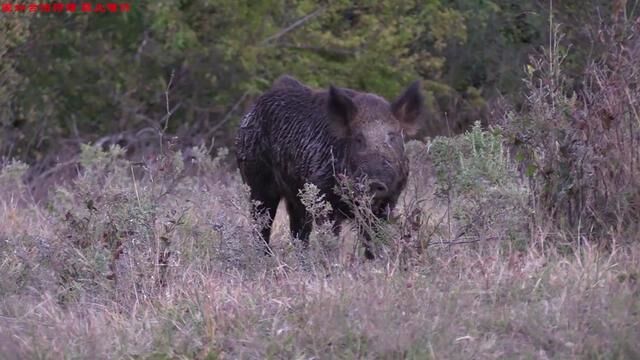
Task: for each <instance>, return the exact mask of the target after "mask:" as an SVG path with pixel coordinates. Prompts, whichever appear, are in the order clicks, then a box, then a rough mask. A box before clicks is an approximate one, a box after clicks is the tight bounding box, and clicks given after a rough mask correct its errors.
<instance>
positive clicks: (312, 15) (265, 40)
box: [260, 7, 325, 45]
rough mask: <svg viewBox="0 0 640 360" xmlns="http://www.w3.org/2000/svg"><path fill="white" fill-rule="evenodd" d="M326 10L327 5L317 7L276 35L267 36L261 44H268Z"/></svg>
mask: <svg viewBox="0 0 640 360" xmlns="http://www.w3.org/2000/svg"><path fill="white" fill-rule="evenodd" d="M324 10H325V7H320V8H318V9H316V10H315V11H313V12H311V13H309V14H307V15H305V16H304V17H302V18H301V19H298V20H296V21H295V22H294V23H293V24H291V25H289V26H287V27H286V28H284V29H282V30H280V31H278V32H277V33H275V34H274V35H271V36H269V37H267V38H266V39H264V40H262V41H261V42H260V45H267V44H268V43H270V42H271V41H274V40H278V39H279V38H281V37H283V36H284V35H286V34H287V33H289V32H291V31H293V30H295V29H297V28H299V27H300V26H302V25H303V24H304V23H306V22H307V21H309V20H311V19H313V18H315V17H317V16H318V15H320V14H322V12H324Z"/></svg>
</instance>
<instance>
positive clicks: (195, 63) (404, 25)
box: [0, 0, 612, 161]
mask: <svg viewBox="0 0 640 360" xmlns="http://www.w3.org/2000/svg"><path fill="white" fill-rule="evenodd" d="M590 2H591V3H593V5H596V6H583V2H582V1H578V0H569V1H562V3H561V4H557V5H554V14H555V16H556V17H558V18H559V21H566V24H567V29H569V31H568V32H567V33H568V36H569V37H570V38H571V39H572V40H576V41H579V42H582V43H581V44H575V45H576V47H577V48H579V49H581V50H579V51H577V52H576V53H575V57H576V59H575V61H574V62H575V63H576V64H578V65H579V64H582V63H584V61H585V59H586V57H585V56H583V55H585V54H586V52H587V51H589V50H590V49H589V47H588V46H586V45H585V44H587V43H588V41H589V34H588V30H586V28H585V27H584V26H580V27H575V28H574V27H572V25H574V24H580V25H583V24H585V23H588V22H587V21H585V19H591V18H593V16H592V15H593V14H598V15H600V16H601V17H602V18H603V19H607V18H608V15H607V14H609V13H611V11H612V9H611V5H610V4H609V2H608V1H599V0H592V1H590ZM527 3H528V4H524V3H523V2H521V1H515V0H493V1H480V2H478V1H468V0H449V1H447V0H428V1H416V0H412V1H403V2H396V1H390V0H386V1H366V0H363V1H357V2H352V1H344V0H340V1H331V2H326V1H309V0H296V1H292V0H286V1H285V0H263V1H226V0H191V1H186V0H158V1H156V0H154V1H148V0H141V1H137V2H135V3H132V8H131V11H130V12H128V13H116V14H109V13H108V14H94V13H89V14H84V13H75V14H53V13H51V14H44V13H38V14H24V13H23V14H17V13H8V14H1V15H0V16H1V17H2V21H1V24H2V25H0V26H2V28H3V36H2V38H1V39H0V57H1V58H2V61H1V62H0V67H1V68H0V125H1V126H2V137H1V138H0V153H1V154H3V155H10V156H18V157H20V158H23V159H26V160H29V161H34V160H39V159H41V158H42V157H43V155H44V154H46V153H47V151H48V150H49V149H51V148H52V147H53V146H55V147H58V146H60V142H61V139H66V140H74V141H75V142H76V143H79V142H81V141H92V140H95V139H96V138H97V137H98V136H100V135H104V134H109V133H115V132H122V131H125V130H133V131H138V130H140V129H144V128H151V129H156V130H158V129H161V128H164V127H165V126H167V127H168V130H169V131H170V132H173V133H178V134H180V135H183V137H184V138H187V139H190V140H191V142H195V143H199V142H201V141H204V142H205V143H209V142H210V141H211V140H212V138H214V137H215V138H216V141H217V143H218V144H220V143H223V144H229V143H230V141H229V139H230V138H231V136H232V130H233V127H234V125H235V124H236V123H237V119H238V117H239V116H240V114H241V112H242V110H244V109H245V107H246V106H247V105H248V104H249V103H250V102H251V100H252V99H253V98H254V97H255V96H256V95H258V94H259V93H260V92H261V91H263V90H264V89H266V88H267V87H268V86H269V84H270V82H271V81H272V80H273V79H274V78H276V77H277V76H279V75H281V74H282V73H290V74H292V75H294V76H297V77H299V78H300V79H301V80H303V81H305V82H308V83H309V84H311V85H314V86H322V87H324V86H327V85H328V84H329V83H330V82H332V83H335V84H338V85H342V86H352V87H356V88H359V89H364V90H370V91H374V92H377V93H380V94H382V95H385V96H394V95H395V94H397V93H398V90H399V89H401V88H402V87H404V86H405V85H406V84H407V83H408V82H409V81H410V80H412V79H415V78H421V79H423V84H424V87H425V90H426V91H427V92H428V105H429V106H428V108H429V114H428V119H429V121H427V122H426V123H427V125H428V126H427V127H426V128H425V134H426V135H435V134H442V133H451V132H459V131H460V130H462V129H465V128H467V127H468V126H469V125H470V124H471V123H472V122H474V121H476V120H479V119H481V120H484V116H485V113H486V104H487V101H491V100H494V99H496V97H497V96H502V95H506V96H508V97H512V98H517V95H516V94H517V93H518V92H517V90H518V89H519V88H520V86H521V81H520V78H521V72H522V68H523V65H524V63H525V62H526V60H527V55H528V54H529V53H531V52H532V51H533V50H535V49H536V47H538V46H539V45H542V44H545V43H546V42H547V38H548V27H549V26H548V23H549V21H548V18H549V14H548V9H549V4H547V3H546V2H537V1H535V2H527ZM169 118H170V121H167V120H169ZM445 119H446V122H445Z"/></svg>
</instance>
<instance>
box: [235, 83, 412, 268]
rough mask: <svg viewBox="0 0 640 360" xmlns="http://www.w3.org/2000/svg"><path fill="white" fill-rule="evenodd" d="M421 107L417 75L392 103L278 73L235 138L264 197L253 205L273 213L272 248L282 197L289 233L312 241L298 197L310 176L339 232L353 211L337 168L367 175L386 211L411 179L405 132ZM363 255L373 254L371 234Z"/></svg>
mask: <svg viewBox="0 0 640 360" xmlns="http://www.w3.org/2000/svg"><path fill="white" fill-rule="evenodd" d="M422 109H423V97H422V94H421V93H420V86H419V82H418V81H415V82H414V83H412V84H411V85H410V86H409V87H408V88H407V89H406V90H404V92H403V93H402V94H401V95H400V96H399V97H398V98H397V99H396V100H395V101H393V102H392V103H389V102H388V101H387V100H385V99H384V98H382V97H380V96H378V95H375V94H371V93H365V92H359V91H355V90H352V89H347V88H339V87H335V86H333V85H330V86H329V88H328V89H327V90H316V89H312V88H310V87H308V86H306V85H304V84H302V83H301V82H300V81H298V80H296V79H295V78H293V77H291V76H288V75H285V76H282V77H280V78H279V79H277V80H276V81H275V82H274V84H273V85H272V87H271V89H269V90H268V91H267V92H265V93H264V94H263V95H262V96H261V97H259V98H258V99H257V101H256V102H255V104H254V105H253V107H252V108H251V109H250V111H249V112H248V113H247V114H245V116H244V117H243V118H242V121H241V124H240V127H239V129H238V132H237V136H236V144H235V147H236V157H237V160H238V165H239V168H240V173H241V176H242V179H243V181H244V182H245V183H246V184H247V185H248V186H249V188H250V196H251V199H252V200H257V201H259V202H260V204H261V205H260V206H259V207H258V208H257V209H256V211H259V212H266V213H267V214H268V216H269V218H270V219H271V220H269V221H268V224H266V226H265V227H264V228H263V229H262V230H261V236H262V239H263V240H264V242H265V244H266V246H267V251H268V252H270V249H269V247H268V244H269V237H270V235H271V225H272V221H273V218H274V217H275V214H276V209H277V207H278V204H279V202H280V200H281V199H282V198H284V200H285V202H286V207H287V211H288V213H289V221H290V223H289V225H290V230H291V233H292V235H293V236H294V237H297V238H299V239H300V240H302V241H303V243H305V244H306V243H307V242H308V237H309V234H310V232H311V228H312V220H311V217H310V215H309V213H308V212H307V210H306V209H305V207H304V206H303V204H302V202H301V200H300V198H299V197H298V192H299V190H300V189H302V188H303V187H304V184H305V183H312V184H314V185H316V186H317V187H318V188H319V189H320V191H321V192H322V193H323V194H324V195H325V198H326V200H327V201H328V202H329V203H330V204H331V206H332V209H333V212H332V213H331V220H333V221H334V223H335V224H336V231H338V229H339V226H340V223H341V222H342V221H343V220H345V219H348V218H352V217H353V209H351V208H350V207H349V206H348V205H347V204H346V203H345V202H343V201H342V200H341V198H340V196H339V194H337V193H336V191H335V189H336V185H337V184H338V175H346V176H349V177H350V178H352V179H355V180H358V181H362V180H363V179H366V180H367V184H368V191H369V194H370V195H371V197H372V202H371V204H372V210H373V212H374V214H375V215H376V216H378V217H384V216H387V215H388V214H389V212H390V211H391V210H392V209H393V207H394V206H395V204H396V202H397V200H398V196H399V195H400V193H401V191H402V190H403V188H404V187H405V185H406V182H407V176H408V172H409V169H408V159H407V157H406V155H405V153H404V137H405V135H409V136H411V135H414V134H415V132H416V131H417V130H418V123H419V117H420V115H421V113H422ZM254 216H256V215H255V214H254ZM365 256H366V257H367V258H369V259H372V258H374V254H373V252H372V250H371V246H370V242H368V241H365Z"/></svg>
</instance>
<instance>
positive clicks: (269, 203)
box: [251, 195, 280, 255]
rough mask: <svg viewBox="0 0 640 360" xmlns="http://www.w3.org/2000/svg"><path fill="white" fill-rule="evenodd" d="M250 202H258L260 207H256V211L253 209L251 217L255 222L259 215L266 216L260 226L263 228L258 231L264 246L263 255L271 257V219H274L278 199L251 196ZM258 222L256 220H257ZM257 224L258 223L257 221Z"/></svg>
mask: <svg viewBox="0 0 640 360" xmlns="http://www.w3.org/2000/svg"><path fill="white" fill-rule="evenodd" d="M251 198H252V200H258V201H260V203H261V205H260V206H258V208H257V209H254V213H253V217H254V219H256V220H257V217H258V216H260V215H261V214H266V215H267V216H268V218H267V219H265V222H264V223H263V224H262V225H263V227H262V229H261V230H260V237H261V238H262V241H264V245H265V253H266V254H267V255H272V252H271V248H270V247H269V238H270V237H271V226H272V225H273V219H275V217H276V210H277V209H278V202H279V201H280V199H279V198H278V197H275V196H253V195H252V196H251ZM257 221H258V220H257ZM258 223H260V222H259V221H258Z"/></svg>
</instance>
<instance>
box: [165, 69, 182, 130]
mask: <svg viewBox="0 0 640 360" xmlns="http://www.w3.org/2000/svg"><path fill="white" fill-rule="evenodd" d="M175 73H176V72H175V70H171V77H170V78H169V83H168V84H167V88H166V89H165V90H164V98H165V102H166V105H167V114H166V115H165V117H164V128H163V129H162V132H163V133H164V132H165V131H167V127H168V126H169V118H170V117H171V114H172V113H173V111H175V110H176V109H177V107H176V108H174V109H173V110H169V89H171V84H173V76H174V75H175ZM178 105H180V104H178Z"/></svg>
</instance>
